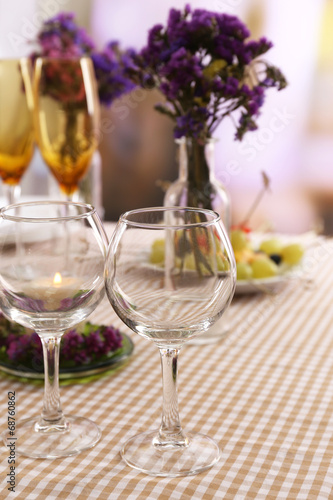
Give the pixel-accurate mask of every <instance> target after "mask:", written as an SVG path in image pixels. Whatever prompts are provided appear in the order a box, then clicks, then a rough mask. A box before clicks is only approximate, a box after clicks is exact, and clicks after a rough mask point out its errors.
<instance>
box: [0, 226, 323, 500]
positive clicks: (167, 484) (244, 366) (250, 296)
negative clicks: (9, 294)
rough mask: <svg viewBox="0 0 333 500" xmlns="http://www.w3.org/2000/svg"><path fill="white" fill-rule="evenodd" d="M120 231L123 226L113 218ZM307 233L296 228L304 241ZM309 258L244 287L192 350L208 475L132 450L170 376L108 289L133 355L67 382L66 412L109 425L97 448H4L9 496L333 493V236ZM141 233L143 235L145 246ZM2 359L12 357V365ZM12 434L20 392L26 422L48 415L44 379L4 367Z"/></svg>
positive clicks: (194, 413) (183, 404) (188, 402)
mask: <svg viewBox="0 0 333 500" xmlns="http://www.w3.org/2000/svg"><path fill="white" fill-rule="evenodd" d="M105 228H106V231H107V233H108V234H109V236H110V235H111V234H112V232H113V229H114V224H113V223H105ZM297 237H298V236H295V238H297ZM304 241H305V242H306V243H305V245H306V252H305V255H304V258H303V261H302V265H301V266H299V267H297V269H296V268H295V269H294V270H293V271H291V272H289V273H287V274H286V275H285V276H284V277H283V278H281V279H278V280H276V283H274V286H273V285H271V284H270V285H269V286H266V285H265V283H263V284H262V283H260V284H259V283H258V284H256V283H255V282H253V283H252V289H251V287H250V285H251V283H250V284H248V285H249V287H247V288H246V287H245V288H244V286H242V285H240V286H239V285H237V287H236V294H235V296H234V298H233V300H232V303H231V305H230V306H229V309H228V310H227V311H226V313H225V314H224V316H222V318H221V319H220V320H219V322H218V323H217V324H216V325H215V332H216V331H217V330H216V328H217V329H218V330H219V332H220V334H218V335H215V336H214V337H212V336H210V334H209V331H208V332H207V334H203V335H202V336H201V337H200V340H198V342H195V341H193V342H189V343H187V344H185V345H184V346H183V347H182V349H181V350H180V357H179V387H178V390H179V407H180V416H181V421H182V425H183V428H184V431H185V433H186V430H195V431H198V432H202V433H204V434H207V435H209V436H210V437H212V438H213V439H214V440H215V441H216V442H217V443H218V444H219V447H220V449H221V457H220V459H219V461H218V462H217V463H216V464H215V465H214V466H213V467H211V468H210V469H209V470H206V471H205V472H202V473H200V474H196V475H191V476H185V477H183V476H180V477H171V478H170V477H154V476H150V475H146V474H143V473H141V472H139V471H138V470H135V469H133V468H131V467H129V466H128V465H127V464H126V463H125V462H124V461H123V460H122V458H121V454H120V450H121V448H122V446H123V444H124V442H125V441H126V440H127V439H129V438H130V437H131V436H133V435H134V434H137V433H140V432H143V431H146V430H148V429H158V427H159V425H160V419H161V404H162V385H161V367H160V358H159V353H158V349H157V347H156V346H155V344H154V343H153V342H151V341H149V340H147V339H145V338H143V337H141V336H139V335H137V334H135V333H133V332H132V331H131V330H130V329H129V328H127V327H126V326H125V325H124V323H123V322H122V321H121V320H120V319H119V317H118V316H117V315H116V313H115V312H114V311H113V309H112V307H111V305H110V303H109V301H108V300H107V298H106V297H105V298H104V299H103V301H102V302H101V304H100V305H99V306H98V308H97V309H96V310H95V311H94V312H93V313H92V315H91V317H89V320H90V321H93V322H96V323H98V324H103V325H113V326H114V327H116V328H118V329H119V330H120V331H121V332H122V333H124V334H126V335H127V336H128V337H129V338H130V339H131V341H132V342H133V345H134V349H133V352H132V353H131V354H130V355H128V356H127V357H126V358H125V359H124V360H123V361H122V362H119V363H118V364H115V365H114V366H110V367H109V369H108V370H105V371H103V372H101V373H99V374H97V375H94V376H91V377H85V378H79V379H75V378H74V379H68V380H67V379H64V380H62V383H61V387H60V393H61V401H62V406H63V408H64V409H65V412H66V413H68V414H72V415H78V416H81V417H87V418H90V419H92V420H93V421H95V422H96V423H97V424H98V425H99V427H100V429H101V433H102V436H101V439H100V441H99V442H98V443H97V444H96V445H95V446H94V447H93V448H91V449H89V450H86V451H84V452H81V453H80V454H78V455H75V456H71V457H67V458H62V459H53V460H49V459H31V458H26V457H23V456H19V455H18V456H16V458H15V481H14V483H15V491H14V492H13V491H9V490H8V488H9V486H10V482H9V481H10V473H11V469H10V463H9V458H10V449H9V447H8V446H5V445H4V444H3V445H2V447H1V464H0V481H1V489H0V491H1V492H0V498H1V499H2V498H3V499H4V498H18V499H20V500H23V499H24V500H34V499H57V500H58V499H59V500H60V499H70V500H74V499H80V500H84V499H91V500H97V499H100V500H104V499H105V500H106V499H111V500H116V499H121V500H123V499H124V500H125V499H128V500H136V499H138V500H144V499H152V500H169V499H172V500H178V499H179V500H187V499H195V500H199V499H202V500H209V499H237V500H238V499H259V500H261V499H275V498H277V499H317V498H319V499H329V498H333V463H332V459H333V239H332V238H329V237H324V236H320V235H317V234H312V233H311V234H307V235H306V238H305V239H304ZM134 244H135V242H133V245H134ZM0 368H1V366H0ZM0 387H1V391H0V402H1V413H0V415H1V417H0V418H1V421H0V424H1V429H0V430H1V431H4V430H5V429H6V427H7V410H8V401H9V399H8V398H9V394H15V411H16V416H15V418H16V419H17V420H19V419H22V418H28V417H31V416H33V415H36V414H38V413H40V412H41V409H42V408H41V406H42V398H43V385H42V383H40V382H39V381H38V380H34V379H29V378H24V377H22V376H20V377H19V376H17V377H16V376H14V375H9V374H8V373H7V372H5V371H2V370H0Z"/></svg>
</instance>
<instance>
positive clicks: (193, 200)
mask: <svg viewBox="0 0 333 500" xmlns="http://www.w3.org/2000/svg"><path fill="white" fill-rule="evenodd" d="M176 142H177V144H178V162H179V177H178V179H177V180H176V181H175V182H173V183H172V184H171V185H170V186H169V188H168V189H167V191H166V193H165V197H164V205H165V206H167V207H173V206H175V207H178V206H182V207H194V208H206V209H209V210H214V211H215V212H217V213H218V214H219V215H220V216H221V220H222V222H223V224H224V226H225V228H226V230H227V233H228V234H230V218H231V215H230V198H229V195H228V193H227V191H226V189H225V188H224V186H223V184H222V183H221V182H219V181H218V180H217V179H216V177H215V144H216V139H206V140H205V141H204V142H202V141H199V140H197V139H192V138H187V137H186V138H185V137H183V138H181V139H177V141H176ZM228 312H229V311H227V312H226V314H224V315H223V317H222V318H221V319H220V320H218V321H217V322H216V323H215V324H214V325H213V326H212V327H211V328H210V329H209V330H208V331H207V332H206V334H205V335H204V336H203V337H197V338H195V339H193V340H191V341H189V344H207V342H210V343H213V342H218V341H220V340H221V339H223V338H224V337H225V336H226V335H227V334H228V333H229V331H230V320H229V314H228Z"/></svg>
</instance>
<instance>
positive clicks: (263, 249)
mask: <svg viewBox="0 0 333 500" xmlns="http://www.w3.org/2000/svg"><path fill="white" fill-rule="evenodd" d="M230 240H231V244H232V247H233V250H234V253H235V258H236V264H237V279H238V280H249V279H263V278H271V277H274V276H277V275H279V274H281V270H282V268H284V269H285V268H286V267H291V266H295V265H297V264H299V263H300V261H301V259H302V257H303V255H304V248H303V246H302V245H301V244H300V243H297V242H295V243H288V244H284V243H283V242H282V241H281V240H280V239H279V238H277V237H272V238H269V239H266V240H263V241H262V242H261V243H260V245H259V247H258V248H257V249H254V248H253V245H252V242H251V238H250V236H249V232H248V231H246V230H243V229H242V228H239V229H234V230H232V231H231V235H230ZM282 266H283V267H282Z"/></svg>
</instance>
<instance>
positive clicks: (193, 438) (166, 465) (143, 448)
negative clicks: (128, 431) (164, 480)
mask: <svg viewBox="0 0 333 500" xmlns="http://www.w3.org/2000/svg"><path fill="white" fill-rule="evenodd" d="M157 433H158V431H152V432H144V433H142V434H137V435H136V436H133V437H132V438H130V439H129V440H128V441H127V442H126V443H125V444H124V446H123V448H122V450H121V456H122V458H123V459H124V461H125V462H126V463H127V464H128V465H129V466H130V467H133V468H134V469H137V470H139V471H140V472H143V473H145V474H149V475H151V476H162V477H177V476H192V475H194V474H199V473H200V472H203V471H205V470H207V469H210V468H211V467H212V466H213V465H214V464H215V463H216V462H218V460H219V459H220V455H221V451H220V449H219V447H218V445H217V443H215V441H214V440H213V439H211V438H209V437H208V436H205V435H203V434H199V433H194V432H189V433H187V434H186V436H187V438H188V440H189V444H188V445H187V446H184V447H177V446H175V445H174V446H168V447H165V448H163V449H160V447H159V446H155V445H154V444H153V440H154V438H156V435H157Z"/></svg>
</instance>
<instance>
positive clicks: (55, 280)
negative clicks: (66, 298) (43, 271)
mask: <svg viewBox="0 0 333 500" xmlns="http://www.w3.org/2000/svg"><path fill="white" fill-rule="evenodd" d="M61 282H62V277H61V274H60V273H55V275H54V278H53V284H54V285H60V284H61Z"/></svg>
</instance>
